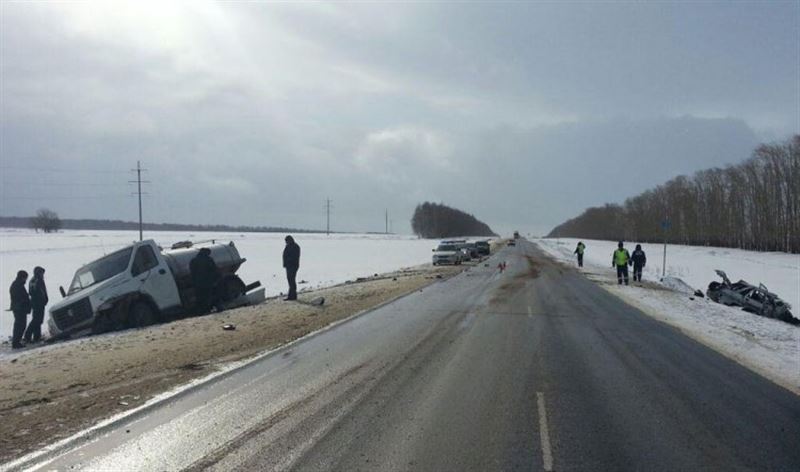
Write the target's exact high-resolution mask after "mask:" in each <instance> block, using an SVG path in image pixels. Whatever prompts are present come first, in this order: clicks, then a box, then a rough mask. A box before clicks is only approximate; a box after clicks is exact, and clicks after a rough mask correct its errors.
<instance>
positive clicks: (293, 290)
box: [283, 236, 300, 301]
mask: <svg viewBox="0 0 800 472" xmlns="http://www.w3.org/2000/svg"><path fill="white" fill-rule="evenodd" d="M285 241H286V247H285V248H284V249H283V267H284V268H285V269H286V280H287V281H288V282H289V294H288V295H287V296H286V298H284V300H286V301H290V300H297V281H296V279H297V271H298V269H300V246H298V245H297V243H296V242H294V238H293V237H291V236H286V239H285Z"/></svg>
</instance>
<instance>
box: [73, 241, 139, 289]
mask: <svg viewBox="0 0 800 472" xmlns="http://www.w3.org/2000/svg"><path fill="white" fill-rule="evenodd" d="M131 252H133V248H132V247H127V248H125V249H122V250H120V251H117V252H113V253H111V254H109V255H107V256H105V257H103V258H101V259H98V260H96V261H94V262H92V263H90V264H88V265H86V266H84V267H81V268H80V269H78V271H77V272H75V277H74V278H73V279H72V283H71V284H70V285H69V293H70V294H72V293H75V292H78V291H80V290H83V289H85V288H86V287H88V286H90V285H94V284H97V283H100V282H102V281H104V280H107V279H110V278H111V277H113V276H115V275H117V274H119V273H120V272H122V271H124V270H125V269H127V268H128V262H130V260H131Z"/></svg>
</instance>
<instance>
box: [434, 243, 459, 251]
mask: <svg viewBox="0 0 800 472" xmlns="http://www.w3.org/2000/svg"><path fill="white" fill-rule="evenodd" d="M436 250H437V251H451V252H455V251H458V248H457V247H455V246H453V245H450V244H442V245H440V246H439V247H438V248H436Z"/></svg>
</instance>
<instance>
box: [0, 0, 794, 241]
mask: <svg viewBox="0 0 800 472" xmlns="http://www.w3.org/2000/svg"><path fill="white" fill-rule="evenodd" d="M176 5H177V4H176ZM184 7H185V8H189V7H188V6H175V5H173V6H170V8H184ZM3 8H4V10H3V16H2V19H0V22H1V23H2V24H0V27H1V28H0V52H1V53H2V83H1V84H0V94H2V110H0V112H1V113H0V138H2V139H1V140H0V164H2V165H3V166H5V168H6V171H4V172H3V189H2V192H0V197H2V202H0V207H1V208H0V214H17V215H25V214H31V213H32V212H33V211H35V209H36V208H38V207H40V206H50V207H53V208H54V209H55V210H57V211H60V212H62V214H63V215H64V216H72V217H103V218H123V219H131V218H134V217H135V202H134V201H133V200H132V199H131V198H130V197H129V193H130V188H129V187H128V185H127V183H126V181H127V180H128V179H129V178H130V175H129V174H127V173H126V171H127V170H128V169H130V167H132V166H133V165H135V162H136V161H137V160H141V161H143V162H144V164H145V165H146V166H147V167H148V169H149V172H148V178H149V179H150V180H152V181H153V183H152V185H150V186H149V187H148V188H149V189H150V192H151V193H152V195H151V196H150V197H149V198H148V199H147V200H146V204H147V208H146V213H145V214H146V217H147V218H150V219H151V221H178V222H197V223H234V224H236V223H241V224H274V225H286V226H300V227H321V226H322V225H323V223H324V211H323V202H324V199H325V198H328V197H330V198H332V199H334V202H335V203H334V205H335V208H334V217H335V220H334V221H335V227H336V228H337V229H342V230H345V229H347V230H376V231H379V230H382V229H383V210H384V208H388V209H389V211H390V214H391V215H393V218H394V219H395V221H396V225H395V227H396V228H397V229H399V230H404V231H408V229H409V228H408V223H407V222H408V219H409V218H410V215H411V212H412V211H413V208H414V206H415V205H416V204H417V203H419V202H421V201H423V200H433V201H444V202H446V203H449V204H452V205H455V206H458V207H461V208H463V209H465V210H467V211H470V212H472V213H475V214H476V216H478V217H479V218H482V219H484V220H485V221H487V222H488V223H490V224H491V225H492V226H493V227H495V228H496V229H502V228H508V229H511V228H515V227H528V228H531V229H534V230H536V231H538V232H543V231H546V230H548V229H550V227H552V226H553V225H555V224H557V223H559V222H561V221H562V220H563V219H565V218H568V217H570V216H573V215H574V214H575V213H577V212H579V211H580V210H581V209H583V208H584V207H585V206H589V205H596V204H600V203H602V202H604V201H615V200H616V201H619V200H621V199H624V198H625V197H627V196H630V195H633V194H635V193H636V192H639V191H641V190H643V189H645V188H647V187H649V186H652V185H655V184H658V183H661V182H663V181H664V180H666V179H668V178H670V177H672V176H674V175H677V174H679V173H689V172H692V171H694V170H697V169H700V168H704V167H708V166H714V165H724V164H726V163H731V162H736V161H738V160H740V159H742V158H744V157H746V156H747V155H748V154H749V152H750V151H751V150H752V148H753V146H754V145H755V144H756V143H757V142H758V141H759V139H760V138H762V137H763V136H764V135H765V134H769V135H770V136H775V137H777V139H781V138H782V137H783V136H784V135H785V134H786V133H789V132H792V131H796V130H797V129H798V128H800V124H798V118H797V107H796V103H797V100H798V98H799V97H798V91H797V89H796V81H797V75H796V69H795V68H796V64H797V61H796V57H797V53H798V47H800V46H797V45H796V44H795V45H794V46H792V43H791V41H789V39H791V38H794V37H795V36H794V34H795V31H794V28H796V24H794V23H793V21H792V19H791V18H792V17H791V13H792V12H794V13H796V8H794V7H791V6H789V7H788V8H787V7H786V6H785V5H784V6H781V5H739V6H738V7H737V6H736V5H734V6H732V7H729V6H721V5H716V6H715V8H709V7H706V6H699V7H697V8H696V9H693V8H692V7H691V6H686V5H671V4H669V5H668V4H658V5H654V6H646V5H636V6H631V7H630V8H620V7H618V6H614V5H608V4H604V5H603V6H587V5H585V4H570V5H556V4H504V5H503V6H502V7H499V6H490V5H489V4H485V5H478V6H475V5H472V4H467V5H459V6H458V7H457V8H453V7H452V5H449V4H415V5H410V6H406V5H399V4H398V5H389V6H386V5H371V4H358V5H346V6H340V5H337V4H326V5H320V6H317V5H316V4H314V5H311V4H302V5H286V4H284V5H276V4H261V3H255V4H247V5H235V6H233V5H229V4H202V5H201V6H200V7H198V8H199V11H190V12H188V11H187V12H186V14H185V15H184V14H180V15H177V16H176V17H175V19H170V17H167V20H168V21H167V22H166V23H164V25H166V26H170V25H171V26H175V29H176V31H175V32H174V35H176V36H175V38H172V39H170V38H171V37H170V36H169V35H167V33H164V35H165V37H166V39H165V41H164V44H162V43H160V42H159V41H158V40H156V39H157V38H158V36H157V35H155V36H153V37H151V36H141V38H142V39H141V40H137V37H139V36H138V34H146V33H153V32H154V31H156V30H155V29H154V28H156V27H155V26H154V25H143V24H139V23H136V22H135V21H133V20H132V19H131V18H121V19H120V18H117V19H115V20H114V21H110V20H109V23H108V24H106V25H101V24H93V23H80V24H77V23H75V22H76V21H77V20H75V19H74V18H73V17H72V16H70V15H64V14H63V13H64V11H63V9H65V8H69V6H63V5H62V6H59V7H58V8H52V7H51V6H48V5H47V4H44V5H36V6H30V4H14V5H13V6H12V7H8V6H7V5H5V4H4V6H3ZM59 8H60V9H59ZM793 8H794V10H793ZM180 13H183V12H182V11H181V12H180ZM162 20H163V18H162ZM86 21H89V20H86V18H82V19H81V22H86ZM97 21H103V18H102V17H100V18H99V19H98V20H97ZM182 21H183V23H181V22H182ZM170 22H173V23H170ZM73 23H74V24H73ZM118 23H119V24H118ZM113 28H119V29H120V32H119V34H113V32H109V31H108V30H109V29H113ZM156 32H157V31H156ZM170 41H172V42H170ZM754 129H758V134H757V133H756V132H754V131H753V130H754ZM15 166H23V167H24V166H28V167H31V168H34V167H35V168H40V169H45V170H47V169H49V170H48V171H46V172H42V173H40V175H35V176H33V177H32V176H31V175H32V174H31V173H24V172H20V171H17V170H15V171H13V172H12V171H11V170H8V168H10V167H15ZM63 169H67V170H68V172H62V171H60V170H63ZM112 171H113V172H115V173H108V172H112ZM34 181H36V182H34ZM65 181H66V182H74V183H77V184H87V185H83V186H82V185H76V186H73V187H69V186H63V187H60V186H53V185H50V186H48V185H41V186H34V185H31V184H32V183H37V182H44V183H54V182H61V183H64V182H65ZM97 183H108V184H114V186H108V188H106V187H104V186H97V187H95V186H92V185H88V184H97ZM116 185H118V187H117V186H116ZM31 193H35V194H36V195H33V196H36V197H37V198H36V199H33V198H30V199H26V198H25V197H31ZM109 194H114V195H116V196H115V197H114V198H100V197H103V196H104V195H109ZM38 197H42V198H38ZM48 197H52V198H48ZM58 197H70V198H58ZM88 197H96V198H88Z"/></svg>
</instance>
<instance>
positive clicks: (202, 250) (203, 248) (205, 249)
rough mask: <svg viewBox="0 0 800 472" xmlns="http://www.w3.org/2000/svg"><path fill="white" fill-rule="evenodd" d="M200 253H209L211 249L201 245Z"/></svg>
mask: <svg viewBox="0 0 800 472" xmlns="http://www.w3.org/2000/svg"><path fill="white" fill-rule="evenodd" d="M200 254H211V249H209V248H207V247H201V248H200Z"/></svg>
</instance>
